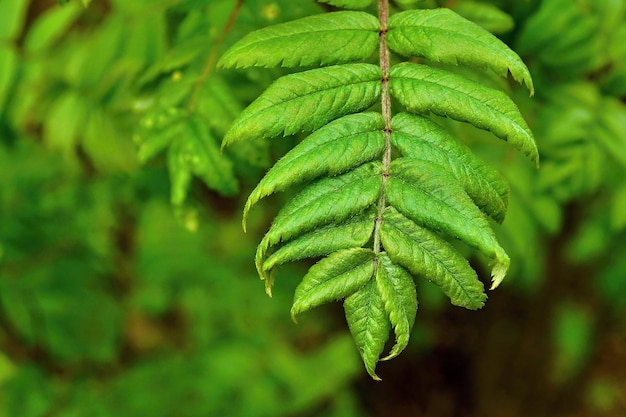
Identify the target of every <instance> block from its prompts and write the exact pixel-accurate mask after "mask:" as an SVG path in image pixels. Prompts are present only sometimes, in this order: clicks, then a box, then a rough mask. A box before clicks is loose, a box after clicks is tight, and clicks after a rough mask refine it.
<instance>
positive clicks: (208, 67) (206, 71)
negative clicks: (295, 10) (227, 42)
mask: <svg viewBox="0 0 626 417" xmlns="http://www.w3.org/2000/svg"><path fill="white" fill-rule="evenodd" d="M244 1H245V0H237V1H236V2H235V5H234V6H233V9H232V10H231V12H230V15H229V16H228V20H227V21H226V24H225V25H224V28H223V29H222V32H221V33H220V34H219V36H218V37H217V39H216V40H215V43H214V44H213V49H211V54H210V55H209V59H207V61H206V64H204V68H203V69H202V73H201V74H200V76H199V77H198V79H197V80H196V82H195V84H194V86H193V90H192V93H191V98H190V99H189V110H191V111H193V110H195V108H196V105H197V104H198V95H199V93H200V89H201V88H202V86H203V85H204V83H205V82H206V80H207V79H208V78H209V77H210V76H211V74H212V73H213V70H214V69H215V64H216V63H217V59H218V58H219V49H220V46H221V45H222V42H224V38H226V35H228V33H229V32H230V31H231V30H232V28H233V26H234V25H235V21H236V20H237V16H239V12H240V11H241V8H242V6H243V3H244Z"/></svg>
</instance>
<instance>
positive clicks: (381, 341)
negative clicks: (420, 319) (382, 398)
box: [343, 279, 391, 380]
mask: <svg viewBox="0 0 626 417" xmlns="http://www.w3.org/2000/svg"><path fill="white" fill-rule="evenodd" d="M343 308H344V310H345V312H346V320H347V321H348V326H349V327H350V333H352V337H353V338H354V341H355V343H356V346H357V348H358V349H359V353H360V354H361V358H363V362H364V363H365V369H367V373H368V374H370V376H371V377H372V378H374V379H375V380H380V378H379V377H378V376H377V375H376V372H375V370H376V363H377V362H378V358H379V357H380V355H381V353H382V352H383V349H385V342H386V341H387V339H388V338H389V332H390V330H391V323H390V322H389V318H388V316H387V311H386V310H385V304H384V301H383V298H382V297H381V294H380V292H379V291H378V287H377V285H376V280H373V279H372V280H370V282H369V283H367V284H366V285H365V286H364V287H362V288H361V289H360V290H358V291H357V292H355V293H354V294H352V295H351V296H350V297H348V298H346V300H345V302H344V303H343Z"/></svg>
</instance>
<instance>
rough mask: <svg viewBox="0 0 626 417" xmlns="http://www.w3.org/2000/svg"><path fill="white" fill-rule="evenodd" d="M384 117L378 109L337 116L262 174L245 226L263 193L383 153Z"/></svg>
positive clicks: (248, 206) (331, 173)
mask: <svg viewBox="0 0 626 417" xmlns="http://www.w3.org/2000/svg"><path fill="white" fill-rule="evenodd" d="M384 127H385V121H384V120H383V118H382V116H381V115H380V114H379V113H361V114H355V115H350V116H345V117H342V118H340V119H337V120H335V121H333V122H331V123H329V124H328V125H327V126H324V127H323V128H321V129H319V130H318V131H316V132H315V133H313V134H311V135H310V136H308V137H307V138H306V139H304V140H303V141H302V142H300V143H299V144H298V145H296V146H295V147H294V148H293V149H292V150H291V151H289V152H288V153H287V154H286V155H285V156H284V157H283V158H282V159H281V160H279V161H278V162H277V163H276V164H275V165H274V166H273V167H272V169H270V171H269V172H268V173H267V174H266V175H265V177H263V179H262V180H261V181H260V182H259V184H258V185H257V186H256V187H255V189H254V190H253V191H252V193H250V196H249V197H248V200H247V201H246V206H245V208H244V212H243V224H244V230H245V224H246V219H247V217H248V213H249V212H250V209H251V208H252V207H253V206H254V205H255V204H256V203H257V202H258V201H259V200H260V199H262V198H263V197H265V196H268V195H270V194H272V193H274V192H276V191H282V190H285V189H286V188H288V187H289V186H291V185H294V184H297V183H299V182H304V181H308V180H311V179H314V178H317V177H319V176H320V175H323V174H326V175H329V176H334V175H337V174H340V173H343V172H345V171H346V170H348V169H351V168H354V167H356V166H359V165H361V164H363V163H365V162H369V161H371V160H372V159H374V158H376V157H378V156H380V155H382V152H383V150H384V148H385V135H384V133H383V129H384Z"/></svg>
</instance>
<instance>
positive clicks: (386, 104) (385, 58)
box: [374, 0, 391, 255]
mask: <svg viewBox="0 0 626 417" xmlns="http://www.w3.org/2000/svg"><path fill="white" fill-rule="evenodd" d="M378 19H379V21H380V69H381V71H382V73H383V77H382V80H381V82H382V92H381V105H382V114H383V119H384V120H385V152H384V154H383V174H382V182H383V186H382V191H381V193H380V198H379V200H378V214H377V216H376V225H375V228H374V253H376V254H377V255H378V254H379V253H380V251H381V244H380V228H381V225H382V223H383V212H384V211H385V206H386V197H385V185H386V184H387V179H388V178H389V165H390V164H391V95H390V94H389V48H388V47H387V25H388V22H389V1H388V0H379V1H378Z"/></svg>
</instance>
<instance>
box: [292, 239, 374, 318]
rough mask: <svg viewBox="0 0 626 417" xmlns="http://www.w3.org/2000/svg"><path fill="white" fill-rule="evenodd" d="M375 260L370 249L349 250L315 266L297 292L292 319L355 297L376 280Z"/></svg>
mask: <svg viewBox="0 0 626 417" xmlns="http://www.w3.org/2000/svg"><path fill="white" fill-rule="evenodd" d="M374 259H375V255H374V252H373V251H372V250H370V249H361V248H358V249H346V250H341V251H338V252H335V253H333V254H331V255H330V256H328V257H326V258H324V259H322V260H321V261H319V262H318V263H317V264H315V265H313V266H312V267H311V269H310V270H309V272H308V273H307V274H306V275H305V276H304V278H302V282H300V284H299V285H298V287H297V288H296V292H295V296H294V300H293V306H292V307H291V316H292V317H293V318H294V319H295V316H296V315H297V314H298V313H302V312H304V311H307V310H310V309H311V308H313V307H316V306H319V305H322V304H325V303H328V302H331V301H335V300H339V299H342V298H346V297H348V296H350V295H352V294H353V293H354V292H356V291H357V290H359V288H361V287H363V286H364V285H365V284H367V283H368V281H371V280H372V275H373V274H374Z"/></svg>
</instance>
